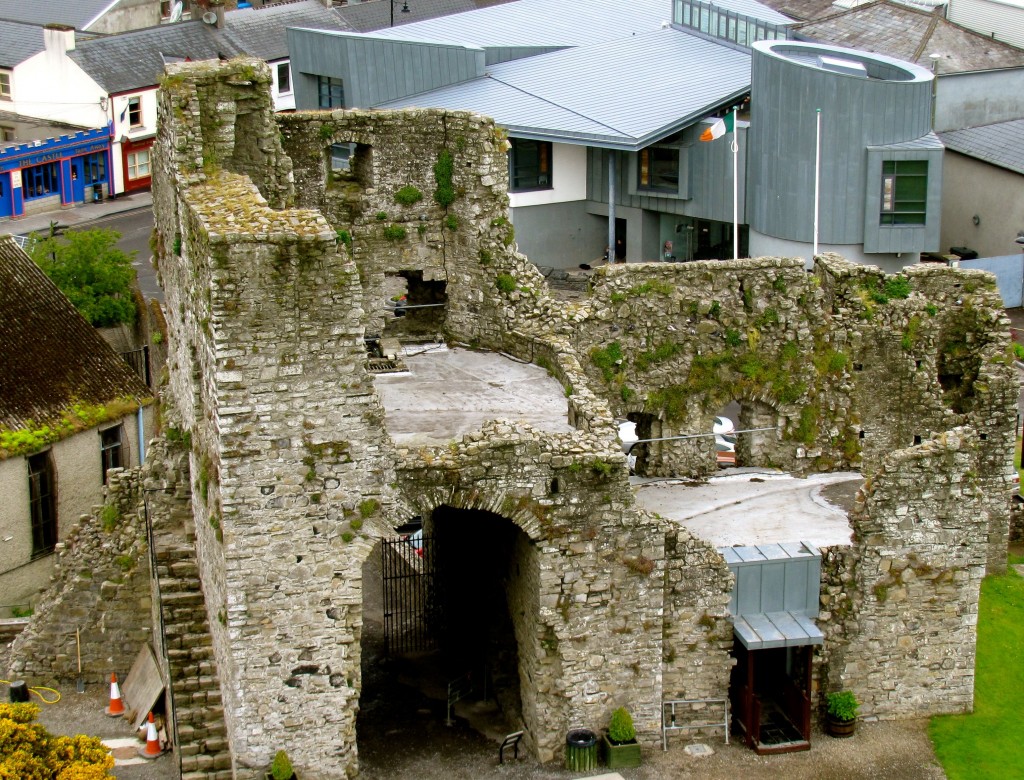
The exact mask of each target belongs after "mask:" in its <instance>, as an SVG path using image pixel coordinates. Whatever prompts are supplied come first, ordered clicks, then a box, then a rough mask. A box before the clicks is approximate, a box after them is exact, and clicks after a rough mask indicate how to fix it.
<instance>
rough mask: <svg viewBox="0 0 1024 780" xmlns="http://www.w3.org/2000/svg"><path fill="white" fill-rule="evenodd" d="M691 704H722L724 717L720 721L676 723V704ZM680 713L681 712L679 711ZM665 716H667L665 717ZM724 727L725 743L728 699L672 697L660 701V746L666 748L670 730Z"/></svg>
mask: <svg viewBox="0 0 1024 780" xmlns="http://www.w3.org/2000/svg"><path fill="white" fill-rule="evenodd" d="M693 704H724V705H725V717H724V718H723V719H722V720H721V721H711V722H710V723H692V724H689V725H685V726H683V725H678V724H677V723H676V705H693ZM679 714H680V715H681V714H682V713H679ZM666 716H667V717H666ZM719 726H723V727H725V744H726V745H728V744H729V699H728V698H725V699H672V700H669V701H663V702H662V703H661V748H662V750H668V733H669V732H670V731H690V730H692V729H707V728H718V727H719Z"/></svg>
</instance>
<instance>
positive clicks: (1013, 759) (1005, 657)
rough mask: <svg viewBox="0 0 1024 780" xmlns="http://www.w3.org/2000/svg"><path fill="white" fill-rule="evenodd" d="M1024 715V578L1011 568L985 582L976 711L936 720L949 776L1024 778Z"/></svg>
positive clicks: (935, 734) (952, 779)
mask: <svg viewBox="0 0 1024 780" xmlns="http://www.w3.org/2000/svg"><path fill="white" fill-rule="evenodd" d="M1017 557H1019V556H1017ZM1011 562H1013V561H1012V560H1011ZM1022 715H1024V578H1022V577H1021V576H1020V575H1018V574H1017V573H1016V572H1015V571H1013V570H1012V569H1011V570H1010V572H1009V573H1008V574H1006V575H1003V576H999V577H997V576H992V577H986V578H985V580H984V582H983V583H982V585H981V604H980V606H979V611H978V659H977V665H976V667H975V680H974V712H973V713H972V714H970V715H943V716H939V717H935V718H932V721H931V726H930V728H929V734H930V735H931V738H932V743H933V744H934V745H935V754H936V755H937V756H938V759H939V761H940V762H942V766H943V768H944V769H945V770H946V776H947V777H948V778H949V780H961V778H963V780H967V779H968V778H969V779H970V780H988V779H991V780H1008V778H1024V717H1022Z"/></svg>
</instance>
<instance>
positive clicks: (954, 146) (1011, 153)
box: [939, 119, 1024, 175]
mask: <svg viewBox="0 0 1024 780" xmlns="http://www.w3.org/2000/svg"><path fill="white" fill-rule="evenodd" d="M939 138H941V139H942V143H944V144H945V145H946V148H947V149H951V150H953V151H954V152H960V154H965V155H967V156H968V157H974V158H975V159H978V160H984V161H985V162H987V163H991V164H992V165H998V166H999V167H1000V168H1006V169H1007V170H1008V171H1013V172H1014V173H1019V174H1022V175H1024V119H1012V120H1010V121H1009V122H996V123H995V124H991V125H979V126H978V127H966V128H964V129H963V130H950V131H948V132H945V133H939Z"/></svg>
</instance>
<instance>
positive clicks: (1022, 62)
mask: <svg viewBox="0 0 1024 780" xmlns="http://www.w3.org/2000/svg"><path fill="white" fill-rule="evenodd" d="M833 10H835V9H833ZM793 29H794V30H795V32H796V33H797V34H798V35H799V36H800V37H801V38H807V39H809V40H813V41H818V42H821V43H830V44H836V45H840V46H847V47H849V48H851V49H862V50H863V51H869V52H874V53H876V54H887V55H889V56H892V57H896V58H897V59H901V60H905V61H906V62H913V63H916V64H918V65H921V66H922V67H925V68H928V69H931V67H932V61H931V55H932V54H939V55H940V58H939V60H938V72H939V74H943V73H962V72H970V71H977V70H991V69H995V68H1016V67H1021V66H1024V49H1019V48H1017V47H1016V46H1011V45H1010V44H1008V43H1003V42H1001V41H997V40H995V39H993V38H989V37H987V36H985V35H979V34H978V33H976V32H974V31H973V30H968V29H967V28H966V27H961V26H960V25H957V24H953V23H952V22H950V21H947V20H946V19H944V18H943V17H941V16H936V15H935V14H933V13H927V12H925V11H920V10H918V9H915V8H908V7H907V6H905V5H901V4H900V3H895V2H891V1H890V0H875V2H872V3H866V4H864V5H861V6H857V7H856V8H851V9H849V10H845V11H838V12H836V13H832V14H829V15H823V16H820V17H819V18H817V19H814V20H813V21H809V22H805V23H803V24H798V25H795V26H794V28H793Z"/></svg>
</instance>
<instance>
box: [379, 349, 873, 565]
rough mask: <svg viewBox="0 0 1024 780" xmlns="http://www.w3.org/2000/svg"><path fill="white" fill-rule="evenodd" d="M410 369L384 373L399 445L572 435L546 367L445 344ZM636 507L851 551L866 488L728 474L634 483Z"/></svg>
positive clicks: (760, 537)
mask: <svg viewBox="0 0 1024 780" xmlns="http://www.w3.org/2000/svg"><path fill="white" fill-rule="evenodd" d="M402 359H403V361H404V362H405V365H406V367H407V368H408V371H405V372H401V373H394V374H378V375H376V376H375V377H374V382H375V385H376V388H377V393H378V395H379V396H380V399H381V404H382V405H383V406H384V411H385V424H386V426H387V429H388V433H389V434H390V436H391V438H392V439H393V440H394V441H395V443H396V444H399V445H401V446H404V447H409V446H437V445H438V444H445V443H447V442H450V441H453V440H455V441H458V440H461V438H462V437H463V435H465V434H467V433H470V432H472V431H476V430H479V429H480V428H481V427H482V426H483V423H484V422H486V421H487V420H507V421H509V422H526V423H529V424H530V425H531V426H533V427H534V428H536V429H537V430H541V431H551V432H552V433H565V432H569V431H571V430H573V429H572V427H571V426H570V425H569V423H568V421H567V415H568V405H567V402H566V397H565V392H564V391H563V389H562V386H561V385H560V384H559V383H558V382H557V381H556V380H555V379H554V377H552V376H551V375H549V374H548V372H547V371H545V370H544V369H542V368H540V367H538V366H535V365H532V364H529V363H522V362H519V361H517V360H513V359H511V358H509V357H506V356H504V355H501V354H498V353H495V352H479V351H475V350H469V349H460V348H448V347H446V346H445V345H444V344H428V345H422V346H420V345H408V346H405V347H404V348H403V356H402ZM631 481H632V482H633V485H634V493H635V495H636V497H637V503H638V504H639V505H640V506H641V507H643V508H644V509H647V510H650V511H653V512H657V513H659V514H660V515H662V516H663V517H665V518H668V519H670V520H674V521H676V522H678V523H680V524H682V525H684V526H685V527H687V528H689V529H690V530H691V531H692V532H693V533H694V534H695V535H697V536H699V537H701V538H703V539H706V540H707V541H709V542H711V543H712V544H714V545H715V546H716V547H728V546H733V545H757V544H772V543H782V542H795V541H806V542H810V543H812V544H814V545H816V546H818V547H827V546H831V545H837V544H849V543H850V524H849V521H848V519H847V514H846V513H847V511H848V510H849V508H850V507H851V506H852V504H853V496H854V494H855V492H856V490H857V488H858V487H860V485H861V483H862V482H863V478H862V477H861V475H860V474H857V473H853V472H841V473H836V474H816V475H812V476H810V477H807V478H798V477H793V476H791V475H789V474H785V473H783V472H779V471H775V470H772V469H758V468H737V469H726V470H724V471H722V472H721V473H720V474H719V475H717V476H714V477H712V478H711V479H709V480H708V481H707V482H706V483H701V482H693V481H689V480H684V479H673V480H665V479H657V480H650V479H643V478H639V477H633V478H632V479H631Z"/></svg>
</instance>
